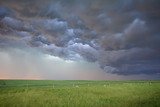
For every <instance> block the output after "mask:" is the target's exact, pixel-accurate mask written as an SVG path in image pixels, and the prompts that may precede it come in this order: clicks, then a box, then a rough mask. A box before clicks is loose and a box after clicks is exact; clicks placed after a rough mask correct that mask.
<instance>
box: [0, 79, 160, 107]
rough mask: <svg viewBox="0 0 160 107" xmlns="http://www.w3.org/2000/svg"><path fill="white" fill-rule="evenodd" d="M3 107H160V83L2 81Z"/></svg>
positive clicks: (0, 101) (0, 105)
mask: <svg viewBox="0 0 160 107" xmlns="http://www.w3.org/2000/svg"><path fill="white" fill-rule="evenodd" d="M0 107H160V81H74V80H73V81H52V80H0Z"/></svg>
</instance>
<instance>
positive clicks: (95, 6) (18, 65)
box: [0, 0, 160, 80]
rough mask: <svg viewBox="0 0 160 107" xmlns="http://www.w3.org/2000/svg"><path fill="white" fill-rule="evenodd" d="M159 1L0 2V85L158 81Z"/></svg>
mask: <svg viewBox="0 0 160 107" xmlns="http://www.w3.org/2000/svg"><path fill="white" fill-rule="evenodd" d="M159 28H160V1H159V0H0V79H53V80H152V79H153V80H159V79H160V30H159Z"/></svg>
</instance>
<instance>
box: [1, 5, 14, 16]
mask: <svg viewBox="0 0 160 107" xmlns="http://www.w3.org/2000/svg"><path fill="white" fill-rule="evenodd" d="M13 14H14V12H13V11H12V10H11V9H9V8H7V7H3V6H0V19H2V18H4V17H5V16H13Z"/></svg>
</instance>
